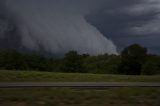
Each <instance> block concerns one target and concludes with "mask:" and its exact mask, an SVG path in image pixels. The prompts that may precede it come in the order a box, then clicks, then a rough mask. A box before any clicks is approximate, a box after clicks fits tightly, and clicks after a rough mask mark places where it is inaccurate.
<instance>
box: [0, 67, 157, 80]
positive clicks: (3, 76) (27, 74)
mask: <svg viewBox="0 0 160 106" xmlns="http://www.w3.org/2000/svg"><path fill="white" fill-rule="evenodd" d="M39 81H40V82H160V76H159V75H156V76H137V75H134V76H129V75H108V74H89V73H85V74H83V73H57V72H36V71H8V70H7V71H6V70H4V71H2V70H1V71H0V82H39Z"/></svg>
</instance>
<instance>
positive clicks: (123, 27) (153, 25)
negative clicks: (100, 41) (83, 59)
mask: <svg viewBox="0 0 160 106" xmlns="http://www.w3.org/2000/svg"><path fill="white" fill-rule="evenodd" d="M87 20H88V21H89V22H90V23H92V24H93V25H95V26H96V27H97V28H98V29H99V30H100V31H101V32H102V33H103V34H104V35H105V36H107V37H109V38H111V39H112V40H113V41H114V42H115V44H116V45H117V46H118V48H119V50H121V49H122V48H124V47H125V46H128V45H129V44H132V43H139V44H142V45H143V46H146V47H148V48H149V51H150V52H154V53H160V51H159V50H160V46H159V45H160V43H159V40H160V1H159V0H132V1H131V0H121V1H117V0H114V1H112V2H110V4H109V6H108V5H107V6H106V7H105V8H102V9H99V11H97V12H94V13H92V14H91V15H89V16H88V17H87Z"/></svg>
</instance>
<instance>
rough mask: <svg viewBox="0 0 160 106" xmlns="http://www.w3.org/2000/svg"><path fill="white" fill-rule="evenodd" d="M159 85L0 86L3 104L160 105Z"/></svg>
mask: <svg viewBox="0 0 160 106" xmlns="http://www.w3.org/2000/svg"><path fill="white" fill-rule="evenodd" d="M159 95H160V89H158V88H114V89H111V88H110V89H107V90H74V89H53V88H31V89H29V88H26V89H20V88H19V89H0V106H160V102H159V100H160V96H159Z"/></svg>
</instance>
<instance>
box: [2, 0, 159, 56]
mask: <svg viewBox="0 0 160 106" xmlns="http://www.w3.org/2000/svg"><path fill="white" fill-rule="evenodd" d="M6 1H7V2H6ZM4 3H7V6H8V7H9V8H8V9H7V11H10V14H9V15H11V16H9V20H14V22H15V20H17V19H18V23H20V22H19V20H21V21H23V22H22V23H23V24H25V25H22V23H21V25H22V26H23V31H22V32H23V34H24V32H25V34H24V35H25V36H24V37H22V38H23V40H22V42H23V44H24V45H25V46H29V48H34V49H35V48H39V47H38V46H39V44H40V45H41V46H44V48H45V49H46V50H49V51H56V50H59V49H61V50H64V49H66V48H70V49H72V48H77V47H79V51H81V52H84V51H89V52H93V51H94V52H96V51H98V50H99V49H97V48H100V46H97V45H101V47H102V45H103V47H102V51H103V52H104V51H112V52H113V51H114V52H115V46H114V44H112V42H111V41H110V40H108V39H107V41H106V40H105V41H103V40H102V39H105V38H103V37H100V39H101V40H100V39H99V38H98V39H99V41H97V42H95V41H96V39H97V36H103V35H105V36H106V37H107V38H109V39H111V40H112V41H113V42H114V43H115V44H116V46H117V47H118V49H119V51H120V50H122V48H124V47H126V46H128V45H129V44H133V43H139V44H142V45H143V46H145V47H148V48H149V51H150V52H153V53H160V46H159V45H160V43H159V40H160V0H44V1H43V0H12V1H11V0H1V1H0V10H2V9H4V8H2V7H3V6H4V5H2V6H1V4H4ZM35 4H36V5H35ZM34 6H35V7H34ZM1 8H2V9H1ZM5 9H6V8H5ZM16 9H17V10H16ZM14 10H16V12H15V11H14ZM2 11H4V10H2ZM13 11H14V12H13ZM38 12H40V13H38ZM1 13H3V12H0V15H1ZM11 13H12V14H11ZM7 15H8V14H7ZM15 15H16V18H15ZM54 15H56V16H54ZM13 16H14V17H13ZM24 16H26V17H27V18H24ZM28 16H29V17H28ZM47 16H48V17H47ZM37 17H38V20H32V19H34V18H37ZM49 17H50V18H49ZM51 19H52V20H51ZM48 20H50V22H49V21H48ZM86 20H87V22H86ZM24 21H25V22H24ZM39 21H41V22H39ZM30 22H33V24H32V26H30V25H29V24H28V23H30ZM16 23H17V22H16ZM37 23H38V24H37ZM46 23H47V24H46ZM26 24H27V25H26ZM53 24H55V25H53ZM37 25H38V27H37ZM41 25H43V26H44V27H43V29H46V31H48V32H49V33H47V34H48V35H46V36H47V37H48V38H50V39H47V37H44V36H43V34H44V35H45V34H46V32H41V34H39V33H38V34H39V36H35V34H37V32H36V31H34V33H33V32H32V31H31V29H34V30H42V28H40V27H39V26H41ZM16 26H17V24H16ZM22 26H20V27H22ZM24 26H25V27H24ZM51 27H52V28H53V29H52V30H49V29H51ZM66 27H67V30H66ZM26 29H27V30H26ZM24 30H25V31H24ZM61 30H63V31H61ZM53 31H54V32H53ZM66 31H67V32H66ZM68 31H69V32H70V33H69V32H68ZM71 32H72V34H74V35H76V36H72V35H71ZM26 33H28V34H29V35H30V36H28V34H26ZM64 33H65V34H66V36H68V37H67V39H68V43H61V42H67V41H66V40H67V39H64V38H65V37H63V36H62V39H61V40H60V38H58V37H53V36H52V35H53V34H59V35H60V36H61V35H63V34H64ZM82 35H83V36H82ZM91 35H93V36H94V37H93V36H91ZM84 36H85V38H84ZM95 36H96V37H95ZM52 39H54V40H52ZM75 39H78V40H75ZM79 39H81V40H79ZM87 39H88V40H87ZM53 41H54V42H58V43H53ZM80 41H83V42H80ZM91 41H92V42H91ZM28 42H30V43H28ZM71 42H72V43H71ZM75 42H76V43H79V44H78V45H75V44H73V43H75ZM84 42H86V45H88V47H86V48H85V46H82V45H84ZM93 42H94V43H96V44H95V45H93V44H92V43H93ZM98 42H102V43H98ZM105 42H110V43H105ZM110 44H111V46H109V47H108V46H106V47H107V48H110V49H107V50H104V48H105V46H104V45H110ZM56 45H57V46H56ZM62 45H65V46H62ZM69 45H70V46H69ZM79 45H81V46H79ZM89 45H90V46H89ZM84 48H85V49H84ZM89 48H90V50H88V49H89ZM111 48H113V49H111ZM64 51H65V50H64Z"/></svg>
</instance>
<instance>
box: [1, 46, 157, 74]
mask: <svg viewBox="0 0 160 106" xmlns="http://www.w3.org/2000/svg"><path fill="white" fill-rule="evenodd" d="M0 69H1V70H28V71H30V70H34V71H53V72H68V73H99V74H126V75H142V74H144V75H155V74H160V56H159V55H152V54H148V53H147V48H144V47H142V46H140V45H138V44H133V45H130V46H128V47H126V48H124V50H123V51H122V52H121V53H120V55H109V54H103V55H97V56H90V55H89V54H79V53H78V52H77V51H69V52H68V53H66V54H65V55H64V57H63V58H59V59H56V58H54V57H46V56H43V55H40V54H36V53H21V52H18V51H16V50H7V51H3V52H0Z"/></svg>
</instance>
